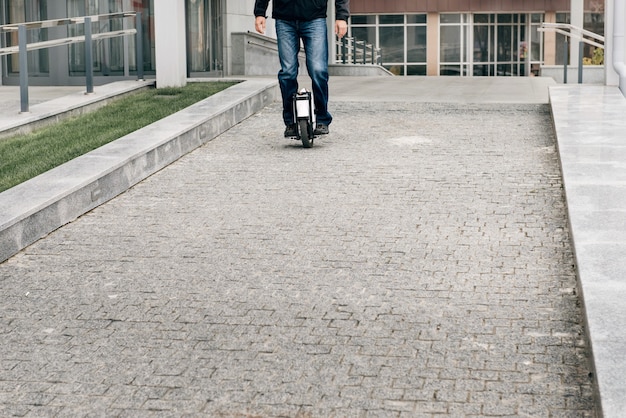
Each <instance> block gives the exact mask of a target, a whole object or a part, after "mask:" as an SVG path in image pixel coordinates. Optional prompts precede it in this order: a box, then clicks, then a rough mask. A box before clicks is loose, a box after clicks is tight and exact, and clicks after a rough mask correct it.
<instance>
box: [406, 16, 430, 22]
mask: <svg viewBox="0 0 626 418" xmlns="http://www.w3.org/2000/svg"><path fill="white" fill-rule="evenodd" d="M406 23H408V24H417V23H421V24H426V15H425V14H421V15H407V16H406Z"/></svg>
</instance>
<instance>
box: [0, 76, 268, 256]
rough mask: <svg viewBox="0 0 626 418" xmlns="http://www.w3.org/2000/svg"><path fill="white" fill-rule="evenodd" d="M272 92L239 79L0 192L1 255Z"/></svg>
mask: <svg viewBox="0 0 626 418" xmlns="http://www.w3.org/2000/svg"><path fill="white" fill-rule="evenodd" d="M278 96H279V92H278V82H277V81H275V80H271V81H270V80H268V79H256V80H247V81H243V82H241V83H239V84H237V85H235V86H233V87H230V88H228V89H226V90H224V91H222V92H220V93H218V94H215V95H213V96H211V97H208V98H207V99H205V100H203V101H201V102H198V103H196V104H194V105H192V106H190V107H188V108H186V109H184V110H182V111H180V112H177V113H175V114H173V115H171V116H169V117H167V118H165V119H162V120H160V121H158V122H155V123H153V124H151V125H149V126H146V127H145V128H142V129H140V130H137V131H135V132H133V133H131V134H129V135H126V136H124V137H122V138H120V139H118V140H116V141H114V142H111V143H109V144H107V145H104V146H102V147H100V148H98V149H96V150H94V151H92V152H90V153H88V154H85V155H84V156H81V157H79V158H76V159H74V160H72V161H69V162H67V163H65V164H63V165H61V166H59V167H57V168H55V169H52V170H50V171H48V172H46V173H43V174H41V175H39V176H37V177H35V178H34V179H32V180H29V181H27V182H24V183H22V184H20V185H18V186H15V187H13V188H11V189H9V190H6V191H5V192H3V193H0V262H3V261H5V260H7V259H8V258H9V257H11V256H13V255H15V254H17V253H18V252H19V251H20V250H22V249H24V248H25V247H27V246H28V245H30V244H32V243H34V242H35V241H37V240H38V239H40V238H42V237H44V236H46V235H47V234H49V233H50V232H52V231H54V230H55V229H57V228H59V227H61V226H63V225H65V224H67V223H69V222H71V221H73V220H74V219H76V218H78V217H79V216H81V215H83V214H84V213H86V212H88V211H90V210H92V209H94V208H95V207H97V206H99V205H101V204H103V203H105V202H107V201H108V200H110V199H112V198H114V197H115V196H117V195H119V194H121V193H122V192H124V191H126V190H127V189H129V188H130V187H132V186H133V185H135V184H137V183H138V182H140V181H141V180H143V179H145V178H147V177H148V176H150V175H152V174H154V173H155V172H157V171H159V170H160V169H162V168H164V167H166V166H167V165H169V164H171V163H172V162H174V161H176V160H177V159H178V158H180V157H182V156H183V155H185V154H187V153H189V152H190V151H193V150H194V149H196V148H198V147H199V146H201V145H204V144H205V143H207V142H209V141H210V140H212V139H213V138H215V137H216V136H218V135H220V134H221V133H222V132H224V131H226V130H228V129H229V128H231V127H232V126H234V125H236V124H237V123H239V122H241V121H242V120H244V119H246V118H247V117H249V116H251V115H252V114H254V113H255V112H257V111H258V110H260V109H261V108H263V107H264V106H266V105H267V104H269V103H271V102H273V101H275V100H277V98H278Z"/></svg>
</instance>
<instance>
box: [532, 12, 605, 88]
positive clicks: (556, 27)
mask: <svg viewBox="0 0 626 418" xmlns="http://www.w3.org/2000/svg"><path fill="white" fill-rule="evenodd" d="M537 30H538V31H539V32H547V31H551V32H556V33H560V34H561V35H564V36H565V42H564V47H563V50H564V52H563V55H564V58H563V83H564V84H567V64H568V61H569V45H568V41H567V39H568V38H571V39H574V38H575V39H578V41H579V46H578V50H579V53H578V84H582V82H583V43H586V44H588V45H592V46H595V47H596V48H602V49H604V36H602V35H598V34H597V33H594V32H590V31H588V30H586V29H583V28H579V27H578V26H574V25H571V24H569V23H549V22H544V23H542V24H541V27H540V28H539V29H537ZM567 30H569V32H568V31H567ZM585 36H588V37H590V38H594V39H595V40H597V41H599V42H602V44H601V43H599V42H596V41H593V40H591V39H587V38H585Z"/></svg>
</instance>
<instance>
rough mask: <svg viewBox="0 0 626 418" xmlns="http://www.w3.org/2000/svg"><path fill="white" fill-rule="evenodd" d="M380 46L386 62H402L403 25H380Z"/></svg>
mask: <svg viewBox="0 0 626 418" xmlns="http://www.w3.org/2000/svg"><path fill="white" fill-rule="evenodd" d="M380 48H381V49H382V50H383V60H384V61H385V62H386V63H390V62H400V63H404V27H401V26H400V27H394V26H390V27H384V26H383V27H381V28H380Z"/></svg>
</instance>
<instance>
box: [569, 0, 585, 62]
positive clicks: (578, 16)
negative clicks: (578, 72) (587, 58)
mask: <svg viewBox="0 0 626 418" xmlns="http://www.w3.org/2000/svg"><path fill="white" fill-rule="evenodd" d="M571 8H572V9H571V14H570V18H571V24H572V25H573V26H576V27H578V28H581V29H582V28H583V26H584V24H585V2H584V0H571ZM569 41H570V48H569V50H570V53H569V56H570V61H569V62H570V64H571V65H572V66H574V67H578V55H579V54H578V42H579V40H578V39H576V38H571V39H570V40H569Z"/></svg>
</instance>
